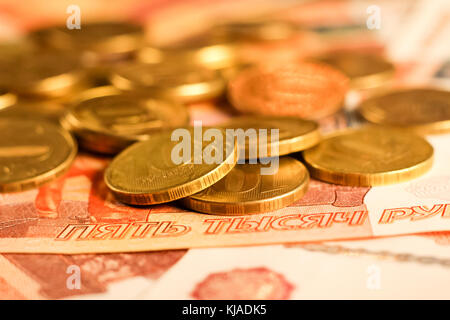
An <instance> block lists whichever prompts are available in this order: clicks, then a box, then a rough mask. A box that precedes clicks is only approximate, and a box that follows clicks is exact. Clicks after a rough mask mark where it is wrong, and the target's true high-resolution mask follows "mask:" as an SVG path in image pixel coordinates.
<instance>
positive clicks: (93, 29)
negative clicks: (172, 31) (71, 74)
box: [29, 21, 144, 64]
mask: <svg viewBox="0 0 450 320" xmlns="http://www.w3.org/2000/svg"><path fill="white" fill-rule="evenodd" d="M29 39H30V40H31V42H33V43H36V44H38V45H40V46H42V47H48V48H54V49H59V50H65V51H74V52H79V53H81V54H83V55H84V57H83V58H84V59H85V60H84V61H86V59H87V61H88V64H96V63H98V62H105V61H115V60H121V59H123V58H126V57H128V56H129V55H131V54H133V53H135V52H136V51H137V50H138V49H139V48H141V47H142V44H143V43H144V30H143V28H142V27H141V26H139V25H137V24H134V23H129V22H119V21H116V22H112V21H105V22H88V23H83V24H82V25H81V28H80V29H68V28H67V27H66V26H65V25H64V26H62V25H61V26H50V27H46V28H42V29H38V30H34V31H33V32H31V33H30V34H29Z"/></svg>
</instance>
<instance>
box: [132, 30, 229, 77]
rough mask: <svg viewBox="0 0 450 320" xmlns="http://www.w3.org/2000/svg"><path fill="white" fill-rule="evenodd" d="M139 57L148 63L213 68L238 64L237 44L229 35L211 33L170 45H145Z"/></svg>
mask: <svg viewBox="0 0 450 320" xmlns="http://www.w3.org/2000/svg"><path fill="white" fill-rule="evenodd" d="M137 58H138V60H139V61H140V62H143V63H146V64H156V63H162V62H165V63H167V64H184V65H192V66H201V67H204V68H208V69H213V70H221V69H226V68H230V67H233V66H235V65H236V64H237V60H236V44H235V43H234V42H233V41H230V40H229V39H228V38H227V37H221V36H214V35H213V34H211V33H205V34H201V35H198V36H197V37H195V38H189V39H186V40H184V41H179V42H176V43H173V44H170V45H168V44H167V45H165V46H159V47H154V46H147V47H144V48H143V49H141V50H140V51H139V52H138V54H137Z"/></svg>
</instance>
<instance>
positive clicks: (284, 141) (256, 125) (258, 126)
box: [221, 116, 320, 159]
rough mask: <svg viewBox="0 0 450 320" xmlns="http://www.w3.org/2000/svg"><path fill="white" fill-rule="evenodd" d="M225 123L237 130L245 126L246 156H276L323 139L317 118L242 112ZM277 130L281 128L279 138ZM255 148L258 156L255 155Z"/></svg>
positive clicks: (247, 157) (303, 147)
mask: <svg viewBox="0 0 450 320" xmlns="http://www.w3.org/2000/svg"><path fill="white" fill-rule="evenodd" d="M221 127H222V128H227V129H234V130H235V132H236V129H242V130H243V133H241V134H242V136H243V137H244V138H245V142H244V143H241V144H240V145H241V147H240V149H241V151H240V152H241V154H242V155H245V156H244V158H246V159H249V158H254V157H255V156H256V157H260V155H261V154H262V155H263V156H262V157H274V156H281V155H286V154H289V153H293V152H299V151H302V150H305V149H308V148H311V147H312V146H314V145H316V144H317V143H319V141H320V133H319V125H318V124H317V123H316V122H315V121H309V120H302V119H298V118H293V117H276V116H271V117H269V116H241V117H235V118H232V119H231V120H230V121H228V122H227V123H225V124H223V125H221ZM248 130H250V131H248ZM273 130H278V138H277V139H275V137H276V136H273V135H272V133H273V132H274V131H273ZM245 134H247V136H248V137H245V136H244V135H245ZM238 143H239V142H238ZM274 144H276V146H274ZM251 148H253V150H254V151H253V152H254V154H255V156H251V151H250V149H251ZM260 149H263V150H260ZM261 152H262V153H261ZM240 157H241V156H240Z"/></svg>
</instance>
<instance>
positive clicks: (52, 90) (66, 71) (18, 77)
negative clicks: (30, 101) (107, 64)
mask: <svg viewBox="0 0 450 320" xmlns="http://www.w3.org/2000/svg"><path fill="white" fill-rule="evenodd" d="M0 71H1V72H0V74H2V76H1V77H0V85H2V86H3V87H4V88H9V89H10V90H11V91H13V92H17V93H20V94H23V95H33V96H44V97H59V96H62V95H65V94H67V93H68V92H70V90H72V89H73V88H74V87H75V86H77V85H79V84H80V82H81V81H82V80H83V77H82V72H81V71H80V60H79V58H78V57H76V56H73V55H69V54H63V53H58V52H40V53H35V54H31V55H25V54H19V55H15V56H14V57H10V58H9V59H7V60H0Z"/></svg>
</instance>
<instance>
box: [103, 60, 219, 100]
mask: <svg viewBox="0 0 450 320" xmlns="http://www.w3.org/2000/svg"><path fill="white" fill-rule="evenodd" d="M111 83H112V84H113V85H114V86H116V87H117V88H119V89H121V90H125V91H133V90H136V91H141V92H147V93H148V94H153V95H155V96H157V97H164V98H169V99H171V100H175V101H179V102H182V103H188V102H197V101H202V100H210V99H213V98H217V97H219V96H220V95H222V94H223V92H224V90H225V80H224V78H223V77H222V76H221V74H220V73H219V72H218V71H216V70H210V69H206V68H201V67H192V66H185V65H179V64H167V63H161V64H155V65H152V64H141V63H127V64H123V65H120V66H118V67H117V68H115V69H114V70H113V72H112V75H111Z"/></svg>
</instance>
